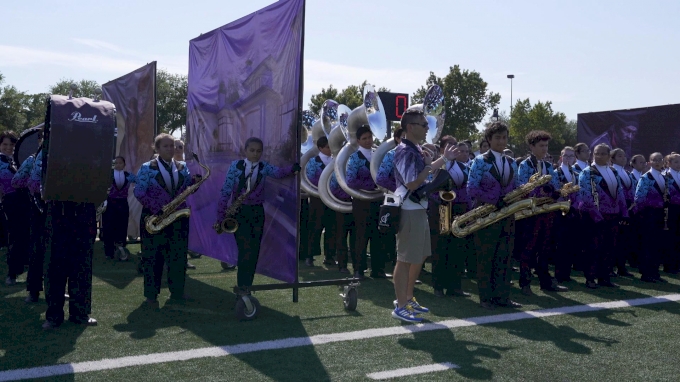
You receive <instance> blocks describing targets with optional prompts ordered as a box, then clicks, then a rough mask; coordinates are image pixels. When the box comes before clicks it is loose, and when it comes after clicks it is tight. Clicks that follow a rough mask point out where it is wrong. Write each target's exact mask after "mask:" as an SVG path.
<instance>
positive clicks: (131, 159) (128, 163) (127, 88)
mask: <svg viewBox="0 0 680 382" xmlns="http://www.w3.org/2000/svg"><path fill="white" fill-rule="evenodd" d="M102 93H103V96H102V98H103V99H105V100H106V101H109V102H111V103H113V104H114V105H116V120H117V123H116V125H117V128H118V142H117V144H116V155H120V156H122V157H123V158H125V170H126V171H128V172H131V173H133V174H137V171H138V170H139V168H140V167H141V166H142V164H143V163H144V162H146V161H148V160H150V159H151V157H152V156H153V148H152V146H153V139H154V136H155V135H156V61H154V62H152V63H150V64H147V65H144V66H142V67H141V68H139V69H137V70H135V71H133V72H131V73H128V74H126V75H124V76H122V77H120V78H117V79H115V80H113V81H109V82H107V83H105V84H104V85H102ZM128 204H129V206H130V217H129V219H128V235H129V236H131V237H139V218H140V216H141V215H142V205H141V204H139V201H138V200H137V199H136V198H135V196H134V195H133V194H132V187H130V194H129V195H128Z"/></svg>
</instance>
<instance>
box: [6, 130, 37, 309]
mask: <svg viewBox="0 0 680 382" xmlns="http://www.w3.org/2000/svg"><path fill="white" fill-rule="evenodd" d="M38 134H39V135H38V144H42V134H43V133H42V132H40V133H38ZM37 155H38V156H40V152H38V154H37ZM35 157H36V154H33V155H31V156H29V157H28V158H26V159H25V160H24V161H23V163H21V167H19V170H17V173H16V174H15V175H14V177H13V178H12V187H14V188H16V189H26V192H27V193H28V195H29V198H28V206H27V209H28V215H29V216H28V219H29V221H30V232H29V247H28V274H27V276H26V291H27V292H28V296H27V297H26V300H25V301H26V302H28V303H32V302H38V298H39V296H40V291H42V290H43V271H44V270H43V268H44V265H43V263H44V261H45V244H44V242H43V236H44V235H43V232H44V230H45V216H44V214H43V212H42V211H41V209H40V208H39V206H38V205H37V203H38V200H34V199H33V198H35V197H37V198H38V199H40V194H39V190H38V195H37V196H35V194H33V195H32V194H31V191H30V189H29V181H30V179H31V172H32V171H33V167H34V164H35V161H36V159H35ZM37 186H39V184H38V185H37ZM34 187H35V185H34ZM34 201H35V202H34Z"/></svg>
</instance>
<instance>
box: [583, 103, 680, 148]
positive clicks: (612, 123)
mask: <svg viewBox="0 0 680 382" xmlns="http://www.w3.org/2000/svg"><path fill="white" fill-rule="evenodd" d="M577 135H578V141H579V142H584V143H586V144H588V145H589V146H590V148H591V149H592V148H594V147H595V145H597V144H600V143H606V144H608V145H609V146H610V147H612V148H621V149H623V150H624V151H625V152H626V155H627V156H628V158H629V159H630V158H631V156H633V155H636V154H642V155H644V156H645V158H649V154H651V153H653V152H656V151H658V152H661V153H662V154H664V155H667V154H670V153H671V151H674V152H680V104H675V105H666V106H655V107H645V108H640V109H628V110H613V111H601V112H595V113H583V114H579V115H578V133H577Z"/></svg>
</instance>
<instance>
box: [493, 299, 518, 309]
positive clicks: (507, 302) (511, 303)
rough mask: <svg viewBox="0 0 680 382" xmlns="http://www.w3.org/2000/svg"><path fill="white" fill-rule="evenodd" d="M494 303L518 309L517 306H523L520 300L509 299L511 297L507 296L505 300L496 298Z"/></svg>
mask: <svg viewBox="0 0 680 382" xmlns="http://www.w3.org/2000/svg"><path fill="white" fill-rule="evenodd" d="M493 303H494V304H495V305H497V306H502V307H503V308H513V309H517V308H521V307H522V304H520V303H519V302H515V301H512V300H511V299H509V298H506V299H504V300H501V299H497V300H494V302H493Z"/></svg>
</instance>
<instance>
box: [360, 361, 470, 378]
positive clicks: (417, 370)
mask: <svg viewBox="0 0 680 382" xmlns="http://www.w3.org/2000/svg"><path fill="white" fill-rule="evenodd" d="M458 368H460V366H458V365H456V364H453V363H448V362H443V363H433V364H431V365H423V366H416V367H407V368H404V369H396V370H389V371H381V372H378V373H371V374H366V376H367V377H368V378H370V379H376V380H380V379H390V378H397V377H405V376H407V375H416V374H427V373H433V372H435V371H444V370H449V369H458Z"/></svg>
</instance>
